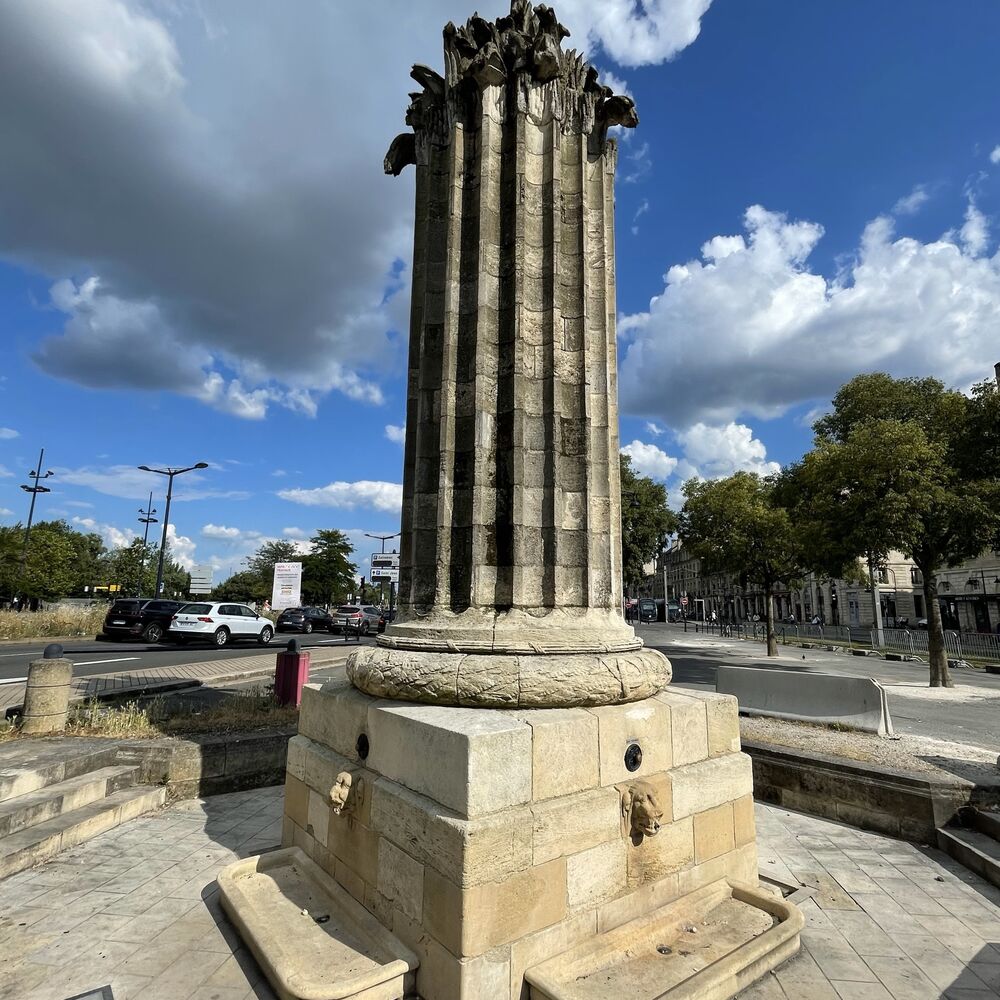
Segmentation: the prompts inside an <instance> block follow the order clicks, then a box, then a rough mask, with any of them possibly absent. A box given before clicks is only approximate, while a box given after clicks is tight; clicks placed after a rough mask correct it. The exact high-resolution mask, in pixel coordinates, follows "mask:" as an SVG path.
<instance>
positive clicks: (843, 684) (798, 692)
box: [715, 666, 892, 736]
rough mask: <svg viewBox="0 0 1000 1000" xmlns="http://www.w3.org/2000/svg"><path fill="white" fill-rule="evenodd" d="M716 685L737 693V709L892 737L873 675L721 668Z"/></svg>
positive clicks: (884, 702)
mask: <svg viewBox="0 0 1000 1000" xmlns="http://www.w3.org/2000/svg"><path fill="white" fill-rule="evenodd" d="M715 687H716V690H717V691H720V692H723V693H724V694H733V695H736V698H737V700H738V701H739V704H740V711H741V712H743V713H745V714H747V715H769V716H773V717H774V718H778V719H795V720H797V721H800V722H818V723H825V724H827V725H841V726H847V727H848V728H850V729H860V730H862V731H864V732H868V733H877V734H878V735H879V736H891V735H892V719H891V717H890V715H889V703H888V700H887V699H886V694H885V690H884V689H883V687H882V685H881V684H879V682H878V681H877V680H875V679H874V678H873V677H843V676H841V675H839V674H820V673H813V672H811V671H804V670H802V671H800V670H779V669H769V668H763V667H731V666H720V667H719V668H718V670H717V672H716V680H715Z"/></svg>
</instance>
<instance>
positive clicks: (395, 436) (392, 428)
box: [385, 424, 406, 444]
mask: <svg viewBox="0 0 1000 1000" xmlns="http://www.w3.org/2000/svg"><path fill="white" fill-rule="evenodd" d="M385 436H386V437H387V438H388V439H389V440H390V441H391V442H392V443H393V444H402V443H403V442H404V441H405V440H406V428H405V427H401V426H398V425H396V424H386V425H385Z"/></svg>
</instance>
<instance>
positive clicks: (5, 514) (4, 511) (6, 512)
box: [0, 507, 14, 517]
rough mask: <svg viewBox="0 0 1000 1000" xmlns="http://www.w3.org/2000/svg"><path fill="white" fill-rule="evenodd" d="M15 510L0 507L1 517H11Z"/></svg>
mask: <svg viewBox="0 0 1000 1000" xmlns="http://www.w3.org/2000/svg"><path fill="white" fill-rule="evenodd" d="M13 514H14V512H13V511H12V510H11V509H10V508H9V507H0V517H11V516H13Z"/></svg>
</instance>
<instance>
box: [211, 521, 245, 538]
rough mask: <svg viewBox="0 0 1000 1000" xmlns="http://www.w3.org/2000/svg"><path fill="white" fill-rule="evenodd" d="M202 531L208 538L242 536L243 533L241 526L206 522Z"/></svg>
mask: <svg viewBox="0 0 1000 1000" xmlns="http://www.w3.org/2000/svg"><path fill="white" fill-rule="evenodd" d="M201 533H202V534H203V535H204V536H205V537H206V538H222V539H233V538H240V537H241V536H242V534H243V533H242V532H241V531H240V529H239V528H227V527H226V526H225V525H224V524H206V525H204V526H203V527H202V529H201Z"/></svg>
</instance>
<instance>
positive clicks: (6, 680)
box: [0, 677, 28, 684]
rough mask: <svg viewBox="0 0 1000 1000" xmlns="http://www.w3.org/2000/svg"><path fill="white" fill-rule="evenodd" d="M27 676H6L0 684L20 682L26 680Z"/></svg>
mask: <svg viewBox="0 0 1000 1000" xmlns="http://www.w3.org/2000/svg"><path fill="white" fill-rule="evenodd" d="M27 679H28V678H27V677H5V678H4V679H3V680H2V681H0V684H20V683H21V681H26V680H27Z"/></svg>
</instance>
